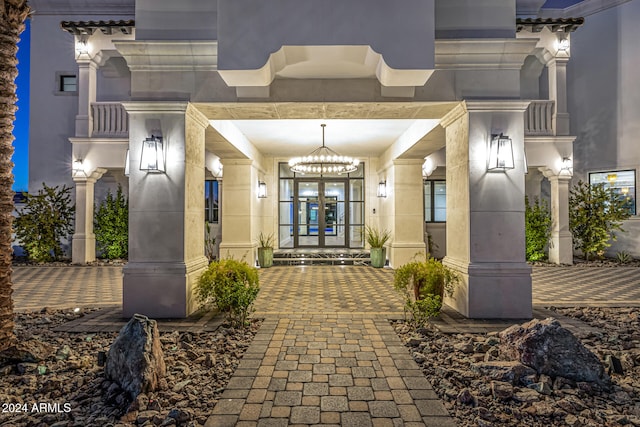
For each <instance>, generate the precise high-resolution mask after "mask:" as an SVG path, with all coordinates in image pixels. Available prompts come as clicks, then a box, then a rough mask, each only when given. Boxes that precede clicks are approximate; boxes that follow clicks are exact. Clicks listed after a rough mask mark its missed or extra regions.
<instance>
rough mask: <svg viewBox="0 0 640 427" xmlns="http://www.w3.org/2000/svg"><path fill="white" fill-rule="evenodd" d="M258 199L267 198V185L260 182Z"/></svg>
mask: <svg viewBox="0 0 640 427" xmlns="http://www.w3.org/2000/svg"><path fill="white" fill-rule="evenodd" d="M258 198H259V199H266V198H267V184H266V183H265V182H262V181H258Z"/></svg>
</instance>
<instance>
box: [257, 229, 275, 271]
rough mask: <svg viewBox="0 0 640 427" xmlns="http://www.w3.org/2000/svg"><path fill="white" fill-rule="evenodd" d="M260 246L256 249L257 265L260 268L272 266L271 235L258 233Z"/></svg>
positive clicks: (272, 242)
mask: <svg viewBox="0 0 640 427" xmlns="http://www.w3.org/2000/svg"><path fill="white" fill-rule="evenodd" d="M258 241H259V243H260V246H259V247H258V264H260V267H262V268H269V267H271V266H272V265H273V244H274V241H275V239H274V237H273V233H269V234H264V233H262V232H260V234H259V235H258Z"/></svg>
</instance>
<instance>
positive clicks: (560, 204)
mask: <svg viewBox="0 0 640 427" xmlns="http://www.w3.org/2000/svg"><path fill="white" fill-rule="evenodd" d="M542 173H543V174H544V176H545V177H546V178H547V179H548V180H549V182H550V183H551V242H550V243H549V261H551V262H553V263H556V264H573V236H572V235H571V231H569V184H570V183H571V175H563V174H562V173H559V174H556V173H554V172H553V171H552V170H551V169H549V168H544V169H542Z"/></svg>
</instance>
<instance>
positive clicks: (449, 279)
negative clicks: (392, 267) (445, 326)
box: [393, 255, 460, 327]
mask: <svg viewBox="0 0 640 427" xmlns="http://www.w3.org/2000/svg"><path fill="white" fill-rule="evenodd" d="M458 282H460V276H459V275H458V273H457V272H456V271H454V270H452V269H450V268H449V267H447V266H445V265H443V264H442V263H441V262H440V261H438V260H437V259H435V258H431V257H430V256H428V255H427V256H426V258H425V260H424V261H418V260H416V261H412V262H409V263H407V264H404V265H402V266H401V267H399V268H398V269H397V270H396V271H395V273H394V280H393V287H394V288H395V289H396V291H398V292H400V293H401V294H402V295H403V296H404V299H405V307H404V308H405V315H406V313H407V312H409V313H410V314H411V315H412V322H413V325H414V326H415V327H422V326H424V324H425V323H426V322H427V320H429V318H431V317H436V316H438V314H440V309H441V308H442V300H443V298H444V294H445V293H446V294H447V295H448V296H452V295H453V290H454V288H455V285H456V284H457V283H458Z"/></svg>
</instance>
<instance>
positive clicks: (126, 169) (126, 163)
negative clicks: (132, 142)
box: [124, 148, 130, 176]
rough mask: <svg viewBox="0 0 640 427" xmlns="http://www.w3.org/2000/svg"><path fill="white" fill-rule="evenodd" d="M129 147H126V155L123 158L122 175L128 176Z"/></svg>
mask: <svg viewBox="0 0 640 427" xmlns="http://www.w3.org/2000/svg"><path fill="white" fill-rule="evenodd" d="M129 173H130V171H129V149H128V148H127V155H126V156H125V158H124V176H129Z"/></svg>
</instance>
